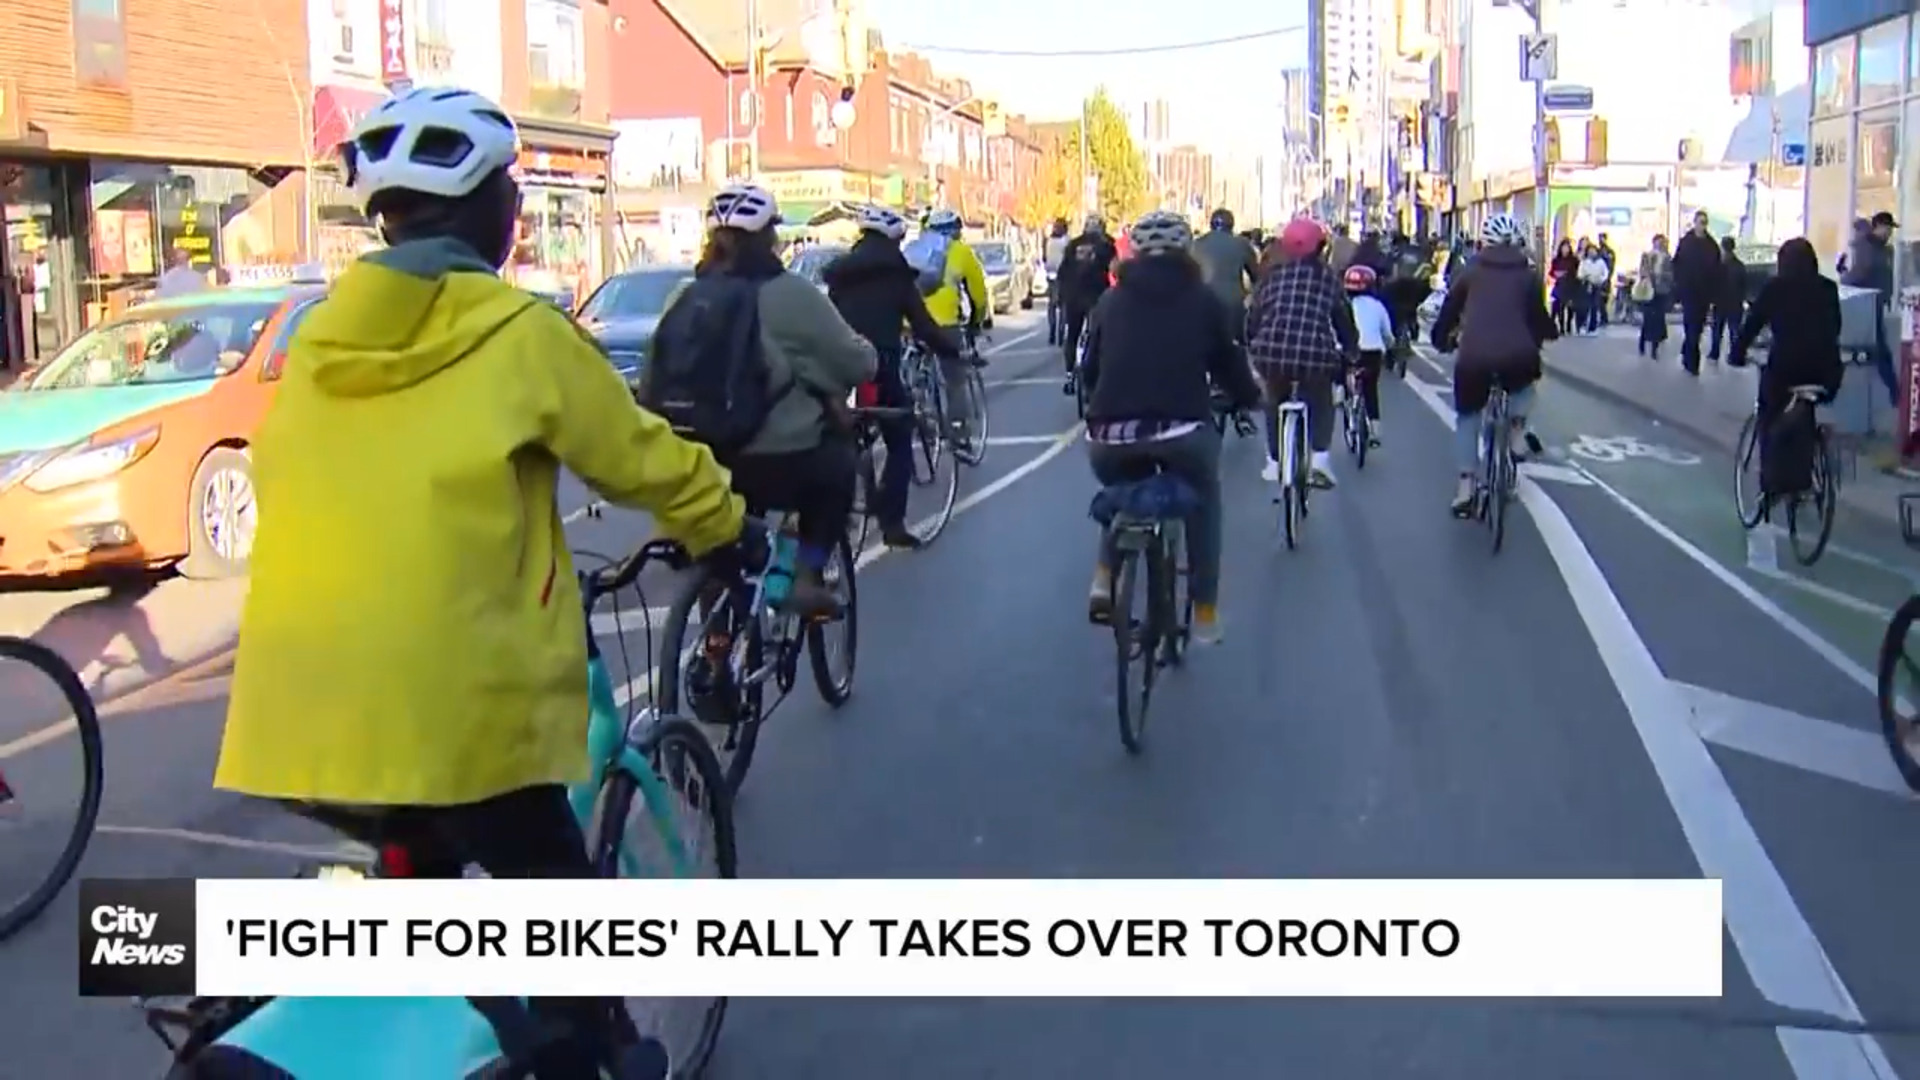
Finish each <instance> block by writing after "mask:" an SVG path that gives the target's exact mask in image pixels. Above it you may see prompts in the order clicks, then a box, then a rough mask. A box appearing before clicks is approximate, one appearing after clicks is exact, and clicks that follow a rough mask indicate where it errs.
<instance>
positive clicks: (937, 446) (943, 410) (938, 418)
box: [912, 363, 947, 487]
mask: <svg viewBox="0 0 1920 1080" xmlns="http://www.w3.org/2000/svg"><path fill="white" fill-rule="evenodd" d="M912 393H913V420H914V431H915V432H916V442H917V445H916V448H915V451H916V452H915V453H914V455H913V482H914V483H915V484H918V485H919V486H921V487H927V486H928V485H931V484H932V483H934V481H936V480H937V479H938V478H939V475H940V459H941V458H942V457H944V456H945V455H946V452H947V440H946V438H945V436H944V435H943V434H942V433H943V432H945V431H946V428H947V392H946V389H945V387H944V386H942V385H941V382H940V375H939V373H938V372H937V371H935V370H934V369H933V367H932V365H930V364H925V363H922V364H919V365H916V367H915V371H914V378H913V383H912ZM925 431H931V432H932V433H933V435H934V436H935V438H933V439H930V440H924V441H922V440H919V439H918V433H921V432H925Z"/></svg>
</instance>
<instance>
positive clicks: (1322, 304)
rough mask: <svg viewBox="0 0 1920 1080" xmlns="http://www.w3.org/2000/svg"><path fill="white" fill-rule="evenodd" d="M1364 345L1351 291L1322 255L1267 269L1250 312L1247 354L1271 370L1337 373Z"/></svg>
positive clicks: (1255, 290)
mask: <svg viewBox="0 0 1920 1080" xmlns="http://www.w3.org/2000/svg"><path fill="white" fill-rule="evenodd" d="M1358 344H1359V334H1358V333H1356V332H1355V330H1354V325H1353V309H1352V308H1351V307H1349V306H1348V305H1347V294H1346V291H1345V289H1343V288H1342V287H1341V285H1340V281H1339V279H1338V278H1336V277H1334V274H1333V271H1332V270H1331V269H1330V268H1328V266H1327V264H1326V263H1324V262H1322V261H1320V260H1319V259H1305V260H1302V261H1300V262H1292V263H1282V264H1280V265H1277V266H1275V267H1273V268H1272V269H1271V270H1268V271H1267V275H1266V276H1265V277H1263V278H1261V279H1260V284H1259V286H1258V287H1256V288H1255V289H1254V292H1253V303H1252V305H1251V306H1250V307H1249V309H1248V311H1247V356H1248V358H1249V359H1250V360H1252V361H1253V363H1254V366H1255V367H1258V368H1260V369H1262V370H1263V371H1265V372H1267V373H1269V374H1272V373H1274V372H1281V373H1284V374H1289V375H1322V374H1331V375H1338V374H1339V373H1340V371H1341V369H1342V368H1343V367H1344V366H1345V365H1346V358H1347V356H1349V355H1351V354H1352V353H1353V351H1354V349H1355V348H1357V347H1358Z"/></svg>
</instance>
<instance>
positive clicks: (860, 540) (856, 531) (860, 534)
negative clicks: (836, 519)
mask: <svg viewBox="0 0 1920 1080" xmlns="http://www.w3.org/2000/svg"><path fill="white" fill-rule="evenodd" d="M881 452H882V453H884V452H885V451H881ZM874 453H875V448H874V447H873V446H872V445H868V446H865V447H862V448H861V450H860V458H859V468H858V469H857V470H856V471H855V473H854V486H853V495H854V500H853V515H852V516H851V517H850V518H849V519H848V520H847V535H849V536H851V537H852V538H853V540H852V543H853V550H855V551H865V550H866V549H867V540H868V538H869V537H870V536H871V534H872V533H873V501H874V499H875V498H877V497H878V496H879V494H880V482H879V480H878V479H877V477H878V475H879V474H878V472H877V471H876V470H875V469H874V467H873V464H874Z"/></svg>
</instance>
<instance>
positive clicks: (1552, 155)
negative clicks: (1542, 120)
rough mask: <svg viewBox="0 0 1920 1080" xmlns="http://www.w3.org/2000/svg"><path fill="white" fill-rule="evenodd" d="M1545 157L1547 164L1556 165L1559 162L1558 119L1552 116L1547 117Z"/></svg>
mask: <svg viewBox="0 0 1920 1080" xmlns="http://www.w3.org/2000/svg"><path fill="white" fill-rule="evenodd" d="M1546 158H1547V164H1549V165H1557V164H1559V162H1560V121H1558V120H1556V119H1554V118H1553V117H1548V118H1547V154H1546Z"/></svg>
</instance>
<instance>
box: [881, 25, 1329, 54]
mask: <svg viewBox="0 0 1920 1080" xmlns="http://www.w3.org/2000/svg"><path fill="white" fill-rule="evenodd" d="M1305 29H1307V27H1306V24H1305V23H1299V24H1296V25H1293V26H1281V27H1275V28H1274V29H1272V30H1255V31H1252V32H1250V33H1245V34H1234V35H1232V36H1230V37H1219V38H1207V39H1205V40H1203V41H1181V42H1175V43H1173V44H1171V45H1132V46H1126V47H1122V48H1111V49H976V48H967V47H965V46H955V45H929V44H925V43H923V42H914V41H908V42H902V43H901V45H900V47H901V48H903V49H910V50H912V51H914V52H917V53H945V54H947V55H949V56H999V57H1020V58H1027V59H1034V60H1051V59H1056V58H1067V57H1088V56H1146V55H1148V54H1151V53H1170V52H1191V51H1193V50H1195V49H1213V48H1218V47H1220V46H1222V45H1239V44H1242V43H1244V42H1249V41H1264V40H1266V39H1267V38H1275V37H1281V36H1284V35H1286V34H1297V33H1300V32H1301V31H1303V30H1305Z"/></svg>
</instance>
